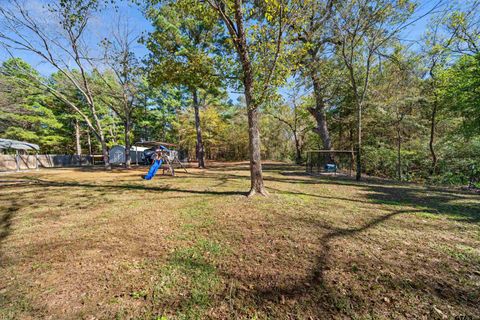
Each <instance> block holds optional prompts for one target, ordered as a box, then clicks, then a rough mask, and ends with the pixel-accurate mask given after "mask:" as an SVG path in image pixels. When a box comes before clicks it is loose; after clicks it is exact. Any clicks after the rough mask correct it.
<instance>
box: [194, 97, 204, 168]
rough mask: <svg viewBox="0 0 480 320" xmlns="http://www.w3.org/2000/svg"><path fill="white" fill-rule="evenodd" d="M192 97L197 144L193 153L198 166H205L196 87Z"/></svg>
mask: <svg viewBox="0 0 480 320" xmlns="http://www.w3.org/2000/svg"><path fill="white" fill-rule="evenodd" d="M192 97H193V109H194V110H195V130H196V131H197V144H196V147H195V153H196V157H197V161H198V167H199V168H205V149H204V147H203V139H202V127H201V125H200V110H199V105H198V93H197V89H193V90H192Z"/></svg>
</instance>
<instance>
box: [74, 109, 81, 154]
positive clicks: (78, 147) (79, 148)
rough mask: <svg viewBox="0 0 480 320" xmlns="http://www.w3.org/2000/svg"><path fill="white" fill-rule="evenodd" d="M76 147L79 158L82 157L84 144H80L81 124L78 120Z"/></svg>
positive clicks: (76, 120)
mask: <svg viewBox="0 0 480 320" xmlns="http://www.w3.org/2000/svg"><path fill="white" fill-rule="evenodd" d="M75 145H76V149H77V156H81V155H82V144H81V143H80V124H79V123H78V119H76V118H75Z"/></svg>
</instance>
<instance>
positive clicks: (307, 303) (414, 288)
mask: <svg viewBox="0 0 480 320" xmlns="http://www.w3.org/2000/svg"><path fill="white" fill-rule="evenodd" d="M420 212H423V210H416V209H411V210H395V211H392V212H390V213H388V214H384V215H381V216H377V217H375V218H373V219H372V220H370V221H369V222H367V223H365V224H363V225H361V226H359V227H354V228H336V227H332V226H330V225H328V224H325V223H321V222H318V221H317V222H316V224H315V228H318V230H319V231H320V232H321V231H322V230H327V231H326V233H325V234H324V235H323V236H321V237H319V238H318V240H317V243H318V250H317V252H318V255H317V256H316V257H315V263H314V267H313V268H311V269H310V271H309V272H308V275H307V276H305V277H296V278H295V277H294V278H293V279H292V278H291V277H289V278H288V279H287V278H285V279H279V281H275V282H274V283H272V282H271V281H269V282H265V281H262V279H258V278H257V277H255V275H254V276H243V275H241V276H235V275H234V274H231V273H229V272H224V273H223V274H222V275H223V277H225V278H228V279H231V278H232V277H233V278H235V277H237V278H236V279H235V280H236V282H238V283H242V282H243V283H246V284H247V286H248V284H253V285H250V288H252V290H247V291H246V292H241V294H240V295H239V298H240V299H245V298H247V299H250V300H252V301H254V303H255V305H256V307H257V308H258V309H259V310H262V311H264V312H266V313H267V314H268V315H271V312H272V310H273V312H274V313H275V314H274V315H273V316H275V315H276V314H288V313H289V312H290V311H292V309H291V308H290V306H289V305H288V303H285V301H295V302H297V303H298V302H300V303H301V305H302V310H301V312H306V314H308V315H309V316H312V314H313V318H315V319H316V318H317V317H318V318H319V319H326V318H331V317H333V318H336V317H338V316H340V317H345V316H348V317H356V316H358V314H355V311H360V312H364V311H365V310H363V308H364V307H365V298H366V297H365V296H357V295H356V293H355V290H351V291H350V290H348V286H347V290H348V293H347V294H345V292H342V291H341V289H340V288H341V287H338V283H336V281H335V280H332V279H329V278H328V275H327V274H326V272H328V271H330V270H335V268H336V264H337V262H336V261H334V260H333V257H335V254H334V248H333V247H334V244H333V242H334V241H336V240H340V239H343V240H346V239H349V238H358V236H359V235H360V234H361V233H362V232H364V231H368V230H369V229H372V228H375V227H377V226H379V225H383V224H386V223H387V222H388V221H389V220H391V219H392V218H394V217H396V216H400V215H410V214H416V213H420ZM292 223H294V224H295V222H292ZM308 223H310V221H309V222H308ZM347 259H348V258H347ZM299 261H301V260H299ZM365 263H366V264H367V265H369V266H370V269H371V268H375V265H374V263H372V262H369V261H365ZM430 267H432V268H433V270H436V268H443V267H442V266H441V265H438V266H435V267H433V266H430ZM289 268H290V269H292V270H294V269H295V266H289ZM298 268H299V269H302V268H303V265H298ZM379 269H381V266H379ZM441 270H442V269H440V270H439V272H441ZM362 272H363V271H362ZM372 272H374V271H372V269H371V270H370V271H369V272H368V273H366V274H365V275H364V277H365V276H366V277H367V278H362V280H361V281H362V282H363V283H364V284H368V281H373V279H372V278H368V277H374V276H375V274H372ZM405 272H406V273H405V274H402V273H398V274H395V275H393V276H392V278H389V279H388V282H387V283H382V286H384V287H385V288H384V289H383V290H386V293H387V294H392V295H395V294H398V291H399V290H401V291H402V294H405V291H407V292H410V293H412V294H413V295H425V294H426V293H427V294H428V295H431V296H436V297H437V298H439V299H440V300H443V301H448V302H449V303H450V304H453V305H456V306H457V307H459V308H461V309H462V310H465V312H466V314H468V312H471V310H475V306H476V301H477V299H478V296H479V295H480V293H479V292H477V294H474V293H473V292H471V290H469V288H468V287H465V286H459V285H457V283H452V282H447V281H443V279H442V278H441V277H437V278H432V277H424V276H422V274H410V275H409V274H408V271H405ZM376 281H377V280H375V282H376ZM406 283H408V285H409V287H408V288H407V287H405V286H406V285H405V284H406ZM377 286H379V284H377ZM368 303H375V302H368ZM370 307H371V308H373V307H374V305H373V304H372V305H370ZM463 308H465V309H463ZM357 309H358V310H357ZM420 310H421V309H419V310H418V312H420ZM469 310H470V311H469ZM430 311H431V310H428V308H427V309H424V310H422V312H427V313H428V312H430Z"/></svg>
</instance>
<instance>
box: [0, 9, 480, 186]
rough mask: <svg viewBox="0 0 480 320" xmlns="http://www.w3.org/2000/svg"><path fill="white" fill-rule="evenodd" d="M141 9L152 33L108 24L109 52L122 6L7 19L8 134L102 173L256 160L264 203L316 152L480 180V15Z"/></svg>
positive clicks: (438, 179) (4, 87)
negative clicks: (290, 168)
mask: <svg viewBox="0 0 480 320" xmlns="http://www.w3.org/2000/svg"><path fill="white" fill-rule="evenodd" d="M117 4H118V2H117ZM135 5H136V6H138V7H136V8H133V9H135V10H137V9H140V10H141V11H142V12H143V14H144V16H145V18H146V19H147V20H148V21H149V22H150V23H151V25H152V31H150V32H148V33H143V34H142V35H139V34H135V32H133V31H132V30H130V29H129V28H128V25H127V24H124V23H122V20H121V19H118V20H117V21H116V20H115V19H113V18H112V20H111V28H110V30H109V32H108V34H105V35H103V36H102V37H101V38H98V39H97V38H96V37H93V36H92V34H93V33H92V29H93V28H94V22H95V20H98V19H100V17H105V14H106V12H115V8H116V4H115V3H113V4H112V3H111V2H110V1H105V2H104V1H98V0H57V1H49V2H48V3H47V2H45V6H44V7H43V8H42V10H43V12H44V16H41V17H40V16H39V15H38V12H36V13H35V12H32V9H31V8H30V7H29V6H27V5H25V2H22V1H17V0H9V1H8V4H6V5H5V6H2V7H1V8H0V44H1V48H2V50H3V52H5V56H6V57H8V58H7V59H5V61H3V63H2V65H1V68H0V74H1V78H0V136H1V137H4V138H12V139H19V140H26V141H30V142H33V143H38V144H39V145H40V146H41V148H42V152H45V153H82V154H88V153H90V154H92V153H93V154H103V155H104V157H105V160H108V153H107V151H108V148H109V147H111V146H112V145H115V144H122V145H125V146H126V147H127V149H128V148H129V146H131V145H132V143H133V142H136V141H140V140H160V141H167V142H174V143H179V144H180V145H181V147H182V148H184V149H186V150H188V151H189V154H190V155H196V157H197V159H198V160H199V166H200V167H204V166H205V163H204V159H216V160H246V159H249V160H250V163H251V176H252V190H251V193H255V192H258V193H264V189H263V181H262V172H261V159H272V160H282V161H295V162H297V163H303V161H304V155H305V151H306V150H308V149H328V150H330V149H336V150H355V151H356V152H357V157H356V159H357V160H358V162H357V168H358V169H360V170H358V172H362V173H365V174H369V175H375V176H382V177H390V178H397V179H401V180H418V181H425V180H428V181H430V182H432V183H455V184H461V183H465V182H466V181H467V180H468V179H469V177H471V176H472V175H475V174H478V171H479V168H480V2H479V1H476V0H471V1H462V2H460V3H458V4H455V3H454V4H452V3H449V2H447V1H442V0H438V1H434V2H428V5H427V4H426V2H423V1H419V2H415V1H408V0H402V1H399V0H355V1H354V0H346V1H335V0H303V1H288V0H265V1H242V0H206V1H195V0H177V1H155V0H151V1H140V2H139V3H137V4H135ZM133 9H132V10H133ZM36 10H37V11H38V8H37V9H36ZM425 20H426V21H429V23H428V25H427V27H425V30H424V32H423V35H422V36H421V37H420V36H417V37H416V38H415V39H409V33H408V32H407V30H411V28H412V26H414V25H415V24H416V23H420V21H425ZM104 23H105V22H104ZM92 39H96V40H92ZM97 40H98V41H97ZM138 43H141V44H143V45H145V46H146V48H147V49H148V51H149V54H148V55H147V56H137V55H136V52H135V50H134V48H135V46H136V45H138ZM25 52H27V53H28V54H29V55H33V56H35V57H36V59H37V60H38V61H40V62H41V63H42V64H43V65H48V67H49V69H50V70H52V72H50V73H49V74H41V73H40V72H39V71H37V70H35V68H34V67H33V66H31V65H29V64H28V63H26V62H25V61H23V60H22V59H20V58H19V57H20V56H24V55H22V54H24V53H25ZM232 92H234V94H232ZM237 97H238V98H237ZM107 163H108V161H107ZM127 165H129V163H128V164H127ZM106 166H108V165H106ZM357 178H360V177H359V176H358V177H357Z"/></svg>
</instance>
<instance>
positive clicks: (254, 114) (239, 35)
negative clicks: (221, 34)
mask: <svg viewBox="0 0 480 320" xmlns="http://www.w3.org/2000/svg"><path fill="white" fill-rule="evenodd" d="M234 7H235V9H234V10H235V20H236V22H237V30H236V31H234V30H231V29H229V32H230V33H232V32H233V33H232V37H233V38H234V39H233V40H234V41H235V47H236V50H237V53H238V55H239V57H240V61H241V62H242V71H243V79H242V81H243V88H244V90H245V103H246V105H247V117H248V140H249V153H250V182H251V184H250V192H249V193H248V196H249V197H250V196H253V195H255V194H256V193H258V194H261V195H268V193H267V191H266V190H265V187H264V185H263V175H262V161H261V155H260V130H259V127H258V125H259V114H258V110H257V108H258V105H257V104H256V102H255V101H254V99H253V81H254V79H253V70H252V63H251V61H250V56H249V53H248V46H247V35H246V34H245V30H244V26H243V12H242V8H241V0H235V5H234Z"/></svg>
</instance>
